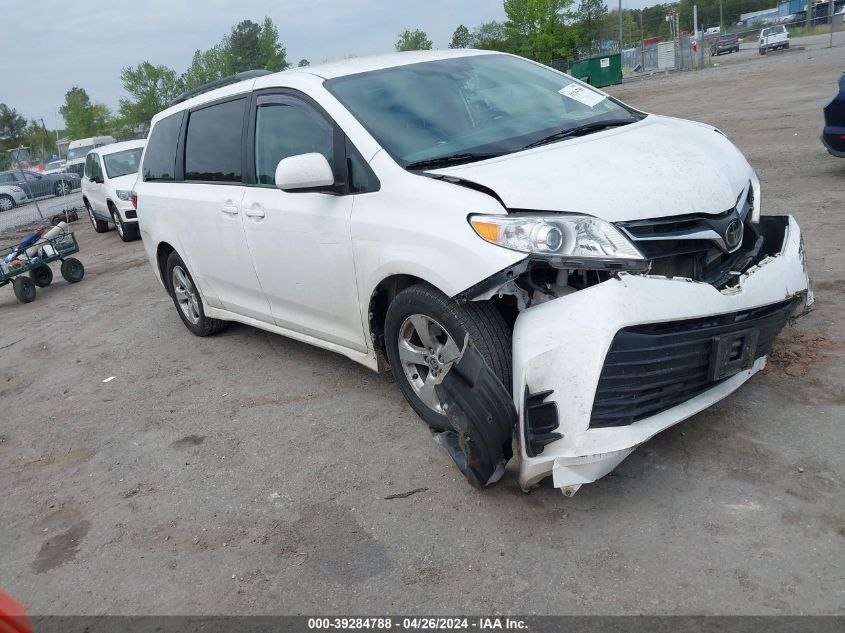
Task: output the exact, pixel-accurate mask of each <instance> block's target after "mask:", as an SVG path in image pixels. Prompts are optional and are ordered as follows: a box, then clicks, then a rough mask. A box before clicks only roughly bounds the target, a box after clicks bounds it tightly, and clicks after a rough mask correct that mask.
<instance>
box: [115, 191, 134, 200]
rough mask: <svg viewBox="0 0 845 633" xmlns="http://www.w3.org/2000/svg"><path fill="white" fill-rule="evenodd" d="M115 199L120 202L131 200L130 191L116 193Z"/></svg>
mask: <svg viewBox="0 0 845 633" xmlns="http://www.w3.org/2000/svg"><path fill="white" fill-rule="evenodd" d="M117 197H118V198H120V199H121V200H126V201H129V200H131V199H132V192H131V191H117Z"/></svg>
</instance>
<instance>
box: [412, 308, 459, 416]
mask: <svg viewBox="0 0 845 633" xmlns="http://www.w3.org/2000/svg"><path fill="white" fill-rule="evenodd" d="M397 343H398V345H397V347H398V350H399V358H400V359H401V360H402V371H404V372H405V378H406V379H407V380H408V384H409V385H410V386H411V389H413V390H414V393H415V394H416V395H417V396H418V397H419V399H420V400H422V401H423V402H424V403H425V404H426V406H428V408H430V409H432V410H433V411H435V412H436V413H438V414H440V415H443V414H444V412H443V407H442V405H441V404H440V400H439V399H438V398H437V394H436V393H435V392H434V385H435V384H436V382H437V377H438V376H439V375H440V374H441V373H442V371H443V365H444V364H446V363H450V362H452V361H454V360H455V359H457V358H458V356H460V349H459V348H458V345H457V343H455V339H454V338H453V337H452V336H451V335H450V334H449V332H448V331H446V328H444V327H443V326H442V325H440V324H439V323H438V322H437V321H435V320H434V319H432V318H431V317H429V316H426V315H424V314H412V315H411V316H409V317H408V318H407V319H405V321H404V323H402V326H401V327H400V328H399V340H398V342H397Z"/></svg>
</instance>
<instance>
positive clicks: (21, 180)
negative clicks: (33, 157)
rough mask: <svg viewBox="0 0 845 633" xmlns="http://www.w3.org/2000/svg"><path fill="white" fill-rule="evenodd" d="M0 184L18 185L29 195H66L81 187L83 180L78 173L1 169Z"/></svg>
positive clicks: (33, 196) (39, 196)
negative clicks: (47, 172)
mask: <svg viewBox="0 0 845 633" xmlns="http://www.w3.org/2000/svg"><path fill="white" fill-rule="evenodd" d="M0 185H17V186H18V187H20V188H21V189H23V190H24V191H25V192H26V195H27V197H32V198H41V197H43V196H66V195H67V194H69V193H70V192H71V191H73V190H74V189H79V187H80V186H81V180H80V178H79V176H77V175H76V174H69V173H59V174H46V173H42V172H37V171H29V170H24V171H0Z"/></svg>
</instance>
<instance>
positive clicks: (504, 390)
mask: <svg viewBox="0 0 845 633" xmlns="http://www.w3.org/2000/svg"><path fill="white" fill-rule="evenodd" d="M691 157H692V160H691ZM136 191H137V195H138V214H139V221H140V227H141V232H142V235H143V238H144V247H145V248H146V250H147V254H148V256H149V259H150V262H151V263H152V267H153V270H154V271H155V273H156V275H158V276H159V278H160V279H161V282H162V284H163V285H164V287H165V289H166V290H167V291H168V292H169V293H170V294H171V296H172V297H173V301H174V304H175V307H176V311H177V313H178V314H179V316H180V318H181V319H182V321H183V322H184V323H185V325H186V326H187V328H188V329H189V330H190V331H191V332H193V333H195V334H197V335H200V336H205V335H209V334H213V333H215V332H218V331H219V330H220V329H221V328H222V327H223V326H224V324H225V322H226V321H239V322H242V323H246V324H249V325H253V326H256V327H259V328H262V329H265V330H268V331H270V332H276V333H279V334H283V335H286V336H290V337H292V338H295V339H298V340H301V341H306V342H308V343H311V344H314V345H317V346H319V347H323V348H326V349H330V350H334V351H336V352H339V353H341V354H344V355H345V356H348V357H349V358H352V359H353V360H355V361H358V362H360V363H362V364H364V365H366V366H367V367H370V368H372V369H374V370H380V371H381V370H386V369H387V368H388V367H390V369H391V370H392V371H393V374H394V376H395V377H396V380H397V382H398V386H399V388H400V389H401V390H402V392H403V393H404V395H405V396H406V398H407V399H408V401H409V403H410V404H411V406H412V407H413V409H414V410H415V411H416V412H417V413H418V414H419V415H420V416H421V417H422V418H423V419H424V420H425V421H426V422H427V423H428V424H429V425H430V426H431V427H432V428H433V429H435V431H436V432H437V433H438V439H439V440H440V443H441V444H442V445H443V446H444V447H445V448H446V449H447V450H448V451H449V452H450V453H451V454H452V456H453V457H454V458H455V461H456V463H458V465H459V466H460V467H461V469H462V470H463V471H464V473H465V474H466V476H467V478H468V479H469V480H470V482H471V483H473V484H475V485H477V486H483V485H485V484H486V483H488V482H490V481H493V480H495V478H496V477H497V476H498V474H500V473H501V472H502V468H501V465H502V462H503V461H504V460H506V459H507V458H508V457H509V456H510V451H511V436H512V434H513V435H515V437H516V440H517V444H518V457H519V459H520V468H519V482H520V484H521V486H522V488H523V489H525V490H528V489H530V488H531V487H532V486H534V485H536V484H537V483H538V482H539V481H540V480H541V479H542V478H544V477H546V476H548V475H551V476H552V477H553V479H554V485H555V486H556V487H559V488H562V489H563V491H564V492H565V493H566V494H567V495H571V494H573V493H574V492H575V491H576V490H577V489H578V487H579V486H580V485H581V484H584V483H588V482H591V481H594V480H596V479H598V478H599V477H602V476H604V475H605V474H607V473H608V472H610V471H611V470H612V469H613V468H614V467H615V466H616V465H617V464H619V462H621V461H622V460H623V459H624V458H625V457H626V456H627V455H628V454H630V453H631V451H633V450H634V448H636V447H637V446H638V445H640V444H642V443H643V442H645V441H646V440H648V439H649V438H651V437H652V436H653V435H655V434H656V433H658V432H659V431H661V430H663V429H665V428H667V427H669V426H671V425H673V424H676V423H677V422H679V421H681V420H683V419H684V418H687V417H689V416H691V415H693V414H695V413H697V412H698V411H701V410H702V409H704V408H706V407H708V406H710V405H712V404H713V403H715V402H717V401H718V400H721V399H722V398H724V397H725V396H727V395H728V394H729V393H731V392H732V391H734V390H735V389H736V388H737V387H739V386H740V385H741V384H742V383H743V382H745V381H746V380H748V378H750V377H751V376H752V375H753V374H754V373H755V372H757V371H759V370H760V369H761V368H762V367H763V366H764V364H765V358H766V355H767V354H768V352H769V350H770V349H771V346H772V342H773V341H774V338H775V337H776V336H777V334H778V332H779V331H780V330H781V328H782V327H783V326H784V325H785V324H786V322H787V320H788V319H789V318H790V316H791V315H794V314H798V313H801V312H802V311H804V310H805V309H806V307H807V306H808V305H809V304H810V303H811V301H812V295H811V293H810V292H809V288H808V277H807V271H806V269H805V265H804V255H803V252H804V251H803V247H802V243H801V232H800V230H799V228H798V225H797V224H796V223H795V221H794V220H793V219H792V218H791V217H789V216H761V215H760V206H761V204H760V203H761V195H760V184H759V182H758V179H757V177H756V175H755V173H754V170H753V169H752V168H751V167H750V166H749V165H748V163H747V162H746V160H745V158H743V156H742V154H741V153H740V152H739V150H737V149H736V147H734V146H733V145H732V144H731V143H730V142H729V141H728V139H727V138H725V135H724V134H722V133H721V132H720V131H719V130H717V129H715V128H713V127H711V126H709V125H704V124H700V123H692V122H688V121H682V120H679V119H673V118H667V117H662V116H657V115H647V114H645V113H642V112H639V111H637V110H635V109H633V108H631V107H629V106H626V105H625V104H623V103H621V102H619V101H617V100H616V99H614V98H613V97H610V96H608V95H606V94H605V93H603V92H600V91H598V90H596V89H594V88H592V87H590V86H588V85H586V84H582V83H580V82H578V81H575V80H574V79H572V78H571V77H569V76H567V75H564V74H562V73H559V72H557V71H555V70H552V69H550V68H548V67H546V66H543V65H541V64H536V63H533V62H530V61H527V60H524V59H521V58H519V57H514V56H510V55H505V54H498V53H487V52H483V51H455V50H449V51H427V52H414V53H400V54H394V55H387V56H379V57H372V58H360V59H351V60H346V61H343V62H338V63H332V64H326V65H323V66H311V67H307V68H302V69H300V68H297V69H293V70H289V71H285V72H282V73H277V74H267V75H264V76H253V77H252V78H249V79H247V80H243V81H239V82H237V83H231V84H229V85H224V86H222V87H218V88H216V89H213V90H210V91H206V92H202V93H201V94H195V95H193V96H191V95H187V96H186V99H185V100H182V101H181V102H179V103H177V104H175V105H173V106H171V107H170V108H168V109H167V110H165V111H163V112H161V113H159V114H158V115H156V116H155V117H154V119H153V124H152V130H151V133H150V136H149V140H148V143H147V148H146V150H145V153H144V157H143V160H142V167H141V177H140V178H139V181H138V183H137V185H136Z"/></svg>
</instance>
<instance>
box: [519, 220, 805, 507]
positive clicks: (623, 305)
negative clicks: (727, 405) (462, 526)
mask: <svg viewBox="0 0 845 633" xmlns="http://www.w3.org/2000/svg"><path fill="white" fill-rule="evenodd" d="M763 221H764V222H765V221H771V222H775V221H780V222H782V223H783V224H785V231H784V233H785V235H784V240H783V246H782V248H781V250H780V252H779V253H777V254H775V255H772V256H769V257H766V258H765V259H763V260H762V261H760V262H759V263H758V264H757V265H755V266H753V267H752V268H751V269H749V270H748V271H746V272H745V273H744V274H743V275H742V276H741V277H739V278H738V280H737V283H736V284H735V285H733V286H731V287H728V288H724V289H722V290H718V289H716V288H715V287H713V286H711V285H709V284H706V283H700V282H693V281H690V280H687V279H679V278H675V279H671V278H666V277H655V276H648V275H635V274H626V273H621V274H619V275H618V276H616V277H613V278H611V279H609V280H607V281H605V282H603V283H600V284H597V285H595V286H592V287H589V288H586V289H583V290H580V291H578V292H573V293H571V294H568V295H565V296H563V297H560V298H557V299H553V300H551V301H547V302H545V303H541V304H539V305H535V306H533V307H530V308H527V309H525V310H523V311H521V312H520V314H519V316H518V317H517V319H516V323H515V326H514V332H513V375H514V385H513V393H514V403H515V405H516V409H517V413H518V419H519V421H518V430H517V437H518V439H519V445H520V446H519V453H520V458H521V460H520V467H519V483H520V486H521V487H522V489H523V490H526V491H527V490H529V489H531V488H532V487H534V486H535V485H536V484H537V483H538V482H539V481H540V480H541V479H543V478H544V477H547V476H549V475H551V476H552V477H553V480H554V485H555V487H557V488H561V489H563V492H564V494H567V495H572V494H574V493H575V491H577V490H578V488H579V487H580V486H581V485H582V484H585V483H590V482H593V481H595V480H596V479H599V478H600V477H603V476H604V475H606V474H608V473H609V472H610V471H612V470H613V469H614V468H615V467H616V466H617V465H618V464H619V463H620V462H621V461H622V460H623V459H625V457H627V456H628V455H629V454H630V453H631V452H632V451H633V450H634V449H635V448H636V447H637V446H639V445H640V444H642V443H643V442H645V441H647V440H648V439H650V438H651V437H653V436H654V435H655V434H657V433H659V432H660V431H662V430H664V429H666V428H668V427H670V426H672V425H673V424H677V423H678V422H680V421H681V420H684V419H685V418H688V417H690V416H692V415H694V414H695V413H698V412H699V411H701V410H703V409H705V408H707V407H708V406H710V405H712V404H714V403H715V402H717V401H719V400H721V399H722V398H724V397H725V396H727V395H728V394H730V393H731V392H732V391H734V390H735V389H737V388H738V387H739V386H740V385H741V384H742V383H744V382H745V381H746V380H748V379H749V378H750V377H751V376H752V375H753V374H754V373H756V372H757V371H759V370H760V369H762V368H763V367H764V366H765V355H766V354H767V353H768V349H770V347H771V342H772V341H773V340H774V337H775V336H776V335H777V333H778V332H779V331H780V329H781V327H782V326H783V324H784V323H785V322H786V320H787V319H788V318H789V317H791V316H794V315H796V314H799V313H803V312H804V311H806V309H808V308H809V306H810V304H811V303H812V300H813V299H812V293H811V292H810V290H809V278H808V274H807V269H806V264H805V259H804V252H803V244H802V239H801V232H800V229H799V228H798V225H797V223H796V222H795V221H794V220H793V219H792V218H791V217H789V218H774V217H772V216H767V217H766V218H764V219H763ZM657 324H659V325H657Z"/></svg>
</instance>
